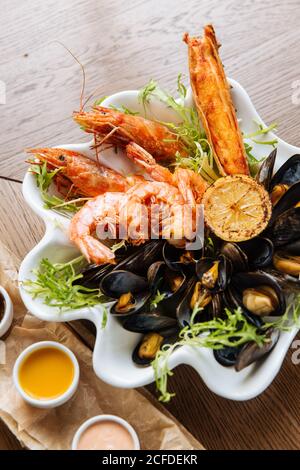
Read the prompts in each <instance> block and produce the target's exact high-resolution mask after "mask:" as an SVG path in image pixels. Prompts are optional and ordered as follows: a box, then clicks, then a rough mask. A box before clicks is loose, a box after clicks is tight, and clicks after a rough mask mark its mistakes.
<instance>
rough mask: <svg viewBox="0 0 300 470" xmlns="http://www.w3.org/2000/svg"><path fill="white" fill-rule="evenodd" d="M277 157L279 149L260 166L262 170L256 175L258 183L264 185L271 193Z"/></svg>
mask: <svg viewBox="0 0 300 470" xmlns="http://www.w3.org/2000/svg"><path fill="white" fill-rule="evenodd" d="M276 155H277V149H274V150H273V151H272V152H271V153H270V155H269V156H268V157H267V158H266V159H265V160H264V161H263V163H262V164H261V165H260V168H259V170H258V173H257V175H256V181H257V182H258V183H259V184H261V185H263V186H264V188H265V189H266V190H267V191H269V189H270V185H271V180H272V176H273V170H274V164H275V160H276Z"/></svg>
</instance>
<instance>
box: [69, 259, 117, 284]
mask: <svg viewBox="0 0 300 470" xmlns="http://www.w3.org/2000/svg"><path fill="white" fill-rule="evenodd" d="M113 269H114V265H113V264H108V263H107V264H102V265H100V266H99V265H98V264H89V265H88V266H86V267H85V268H84V269H83V270H82V271H81V274H82V277H81V278H80V279H77V280H76V281H75V282H74V284H80V285H81V286H84V287H88V288H90V289H98V288H99V284H100V281H101V279H103V277H104V276H106V274H108V273H109V272H110V271H112V270H113Z"/></svg>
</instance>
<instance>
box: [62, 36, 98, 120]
mask: <svg viewBox="0 0 300 470" xmlns="http://www.w3.org/2000/svg"><path fill="white" fill-rule="evenodd" d="M54 42H56V43H58V44H60V45H61V46H62V47H63V48H64V49H66V50H67V51H68V52H69V54H71V56H72V57H73V59H74V60H76V62H77V63H78V64H79V66H80V68H81V71H82V86H81V92H80V112H81V111H83V108H84V106H85V105H86V103H87V101H85V102H83V97H84V90H85V82H86V79H85V70H84V66H83V65H82V63H81V62H80V60H79V59H78V58H77V57H76V56H75V54H73V52H72V51H71V50H70V49H69V48H68V47H67V46H65V44H63V43H62V42H60V41H58V40H56V41H54ZM89 99H90V98H89Z"/></svg>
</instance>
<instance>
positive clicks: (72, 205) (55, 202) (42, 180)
mask: <svg viewBox="0 0 300 470" xmlns="http://www.w3.org/2000/svg"><path fill="white" fill-rule="evenodd" d="M30 171H31V172H32V173H33V174H34V175H35V177H36V182H37V186H38V188H39V190H40V193H41V197H42V199H43V201H44V207H46V209H53V210H55V211H57V212H61V213H62V214H63V215H66V216H68V215H69V214H70V213H71V214H73V213H74V212H77V211H78V210H79V209H80V207H82V205H83V204H84V203H85V202H86V201H88V200H89V199H90V198H86V197H80V198H76V199H73V200H70V201H66V200H64V199H62V198H60V197H58V196H55V195H51V194H49V187H50V185H51V183H52V181H53V179H54V177H55V176H56V175H57V173H58V172H59V171H60V168H56V169H55V170H52V171H49V170H48V169H47V163H46V162H44V163H41V164H38V163H34V162H32V163H31V167H30Z"/></svg>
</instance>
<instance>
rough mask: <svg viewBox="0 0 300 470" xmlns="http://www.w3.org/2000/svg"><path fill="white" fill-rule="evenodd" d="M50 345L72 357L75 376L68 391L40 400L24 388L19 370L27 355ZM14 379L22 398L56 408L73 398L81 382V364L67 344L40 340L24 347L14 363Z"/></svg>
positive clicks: (39, 405)
mask: <svg viewBox="0 0 300 470" xmlns="http://www.w3.org/2000/svg"><path fill="white" fill-rule="evenodd" d="M49 347H50V348H56V349H59V350H61V351H63V352H64V353H66V354H67V356H68V357H69V358H70V359H71V361H72V363H73V366H74V377H73V380H72V383H71V385H70V387H69V388H68V390H66V392H64V393H63V394H62V395H60V396H59V397H56V398H51V399H40V400H39V399H37V398H33V397H31V396H30V395H28V394H27V393H26V392H25V391H24V390H23V388H22V386H21V385H20V381H19V370H20V366H21V364H22V363H23V361H24V360H25V359H26V357H27V356H29V355H30V354H31V353H33V352H34V351H37V350H39V349H44V348H49ZM13 380H14V384H15V387H16V389H17V390H18V392H19V393H20V395H21V396H22V398H23V399H24V400H25V401H26V402H27V403H29V404H30V405H31V406H34V407H36V408H56V407H57V406H61V405H63V404H64V403H66V402H67V401H68V400H70V398H72V396H73V395H74V393H75V392H76V390H77V387H78V383H79V364H78V361H77V359H76V357H75V355H74V354H73V353H72V351H71V350H70V349H69V348H67V347H66V346H64V345H62V344H60V343H57V342H56V341H40V342H38V343H34V344H32V345H31V346H28V348H26V349H24V351H22V352H21V354H20V355H19V357H18V358H17V360H16V362H15V365H14V369H13Z"/></svg>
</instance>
